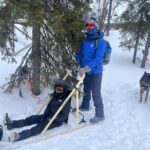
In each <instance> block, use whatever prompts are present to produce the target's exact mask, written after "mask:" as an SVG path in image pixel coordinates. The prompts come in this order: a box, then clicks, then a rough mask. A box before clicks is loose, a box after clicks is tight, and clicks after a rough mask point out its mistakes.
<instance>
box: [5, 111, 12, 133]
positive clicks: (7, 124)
mask: <svg viewBox="0 0 150 150" xmlns="http://www.w3.org/2000/svg"><path fill="white" fill-rule="evenodd" d="M4 125H5V126H6V128H7V130H11V129H13V121H12V120H11V119H10V118H9V116H8V113H6V114H5V116H4Z"/></svg>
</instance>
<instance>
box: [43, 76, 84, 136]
mask: <svg viewBox="0 0 150 150" xmlns="http://www.w3.org/2000/svg"><path fill="white" fill-rule="evenodd" d="M84 77H85V75H83V76H82V77H81V79H80V81H79V82H78V83H77V85H76V88H78V87H79V85H80V84H81V83H82V82H83V79H84ZM75 91H76V89H75V88H74V89H73V90H72V92H71V93H70V94H69V96H68V97H67V98H66V99H65V101H64V102H63V103H62V105H61V106H60V107H59V109H58V110H57V111H56V113H55V114H54V116H53V117H52V118H50V120H49V123H48V124H47V125H46V127H45V128H44V129H43V131H42V133H41V134H45V132H46V131H47V129H48V128H49V127H50V125H51V124H52V123H53V121H54V120H55V118H56V117H57V116H58V114H59V113H60V111H61V110H62V109H63V107H64V106H65V105H66V103H67V102H68V101H69V100H70V98H71V97H72V95H73V94H74V93H75Z"/></svg>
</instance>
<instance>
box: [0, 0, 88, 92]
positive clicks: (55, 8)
mask: <svg viewBox="0 0 150 150" xmlns="http://www.w3.org/2000/svg"><path fill="white" fill-rule="evenodd" d="M6 7H8V10H11V13H10V20H12V23H13V24H14V23H15V22H16V21H17V20H18V19H20V18H21V19H26V20H27V22H26V24H23V26H24V28H25V27H28V26H30V27H32V28H33V38H32V39H33V45H32V47H31V48H30V49H29V50H28V51H27V54H26V55H25V56H24V59H23V60H22V62H21V64H20V65H19V68H22V67H23V65H25V64H27V65H30V64H29V63H28V62H29V61H30V60H33V61H32V66H33V64H35V65H34V66H35V71H34V70H32V69H33V68H34V67H31V66H29V67H30V70H31V72H32V75H33V77H34V76H36V75H40V77H39V78H40V79H41V80H40V82H41V83H42V84H44V85H45V84H47V85H48V84H51V83H52V82H53V81H54V80H55V79H60V78H61V77H62V76H64V74H65V73H66V71H65V69H71V70H72V71H73V72H74V73H75V70H76V65H75V53H76V52H77V51H78V50H79V47H80V42H81V40H82V38H83V36H84V35H83V34H82V33H81V30H82V29H83V18H84V14H83V12H85V11H86V9H89V8H88V3H87V2H84V1H80V0H67V1H59V0H58V1H55V2H54V1H51V0H42V1H41V0H33V1H30V0H22V1H21V0H20V1H18V0H14V1H11V0H5V8H6ZM0 10H1V8H0ZM12 16H13V19H12ZM10 20H9V21H10ZM9 21H8V20H6V22H5V23H4V24H5V25H7V24H8V23H9ZM0 28H1V26H0ZM34 33H35V34H34ZM6 35H8V34H6ZM34 35H35V36H34ZM7 41H8V38H6V40H5V41H4V42H3V43H5V44H6V42H7ZM37 41H39V42H37ZM34 44H35V45H34ZM39 48H40V49H39ZM3 50H4V51H6V49H3ZM30 50H32V53H31V55H29V51H30ZM37 51H38V56H37V53H36V52H37ZM39 59H40V61H39ZM36 62H40V63H39V64H37V63H36ZM40 64H41V65H40ZM37 66H38V69H37ZM40 66H41V67H40ZM39 67H40V69H39ZM18 70H19V69H18ZM36 71H38V73H37V72H36ZM33 72H34V73H33ZM39 72H40V73H39ZM17 75H18V71H17V70H16V72H15V74H14V75H13V77H12V78H11V80H10V81H11V82H9V85H11V86H10V87H14V86H15V84H16V83H15V82H16V81H17V80H15V78H16V77H17ZM36 78H38V77H37V76H36ZM10 83H11V84H10ZM32 83H34V82H32ZM32 87H37V86H32ZM32 89H34V88H32ZM38 89H39V88H38ZM35 93H36V92H35ZM37 93H39V90H38V91H37Z"/></svg>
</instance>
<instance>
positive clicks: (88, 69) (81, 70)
mask: <svg viewBox="0 0 150 150" xmlns="http://www.w3.org/2000/svg"><path fill="white" fill-rule="evenodd" d="M90 70H91V69H90V67H89V66H85V67H84V68H80V69H79V75H80V76H83V74H85V73H86V72H89V71H90Z"/></svg>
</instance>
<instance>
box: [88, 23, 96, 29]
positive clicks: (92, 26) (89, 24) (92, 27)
mask: <svg viewBox="0 0 150 150" xmlns="http://www.w3.org/2000/svg"><path fill="white" fill-rule="evenodd" d="M94 27H95V25H94V23H93V22H88V23H87V24H86V28H87V30H92V29H94Z"/></svg>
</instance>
